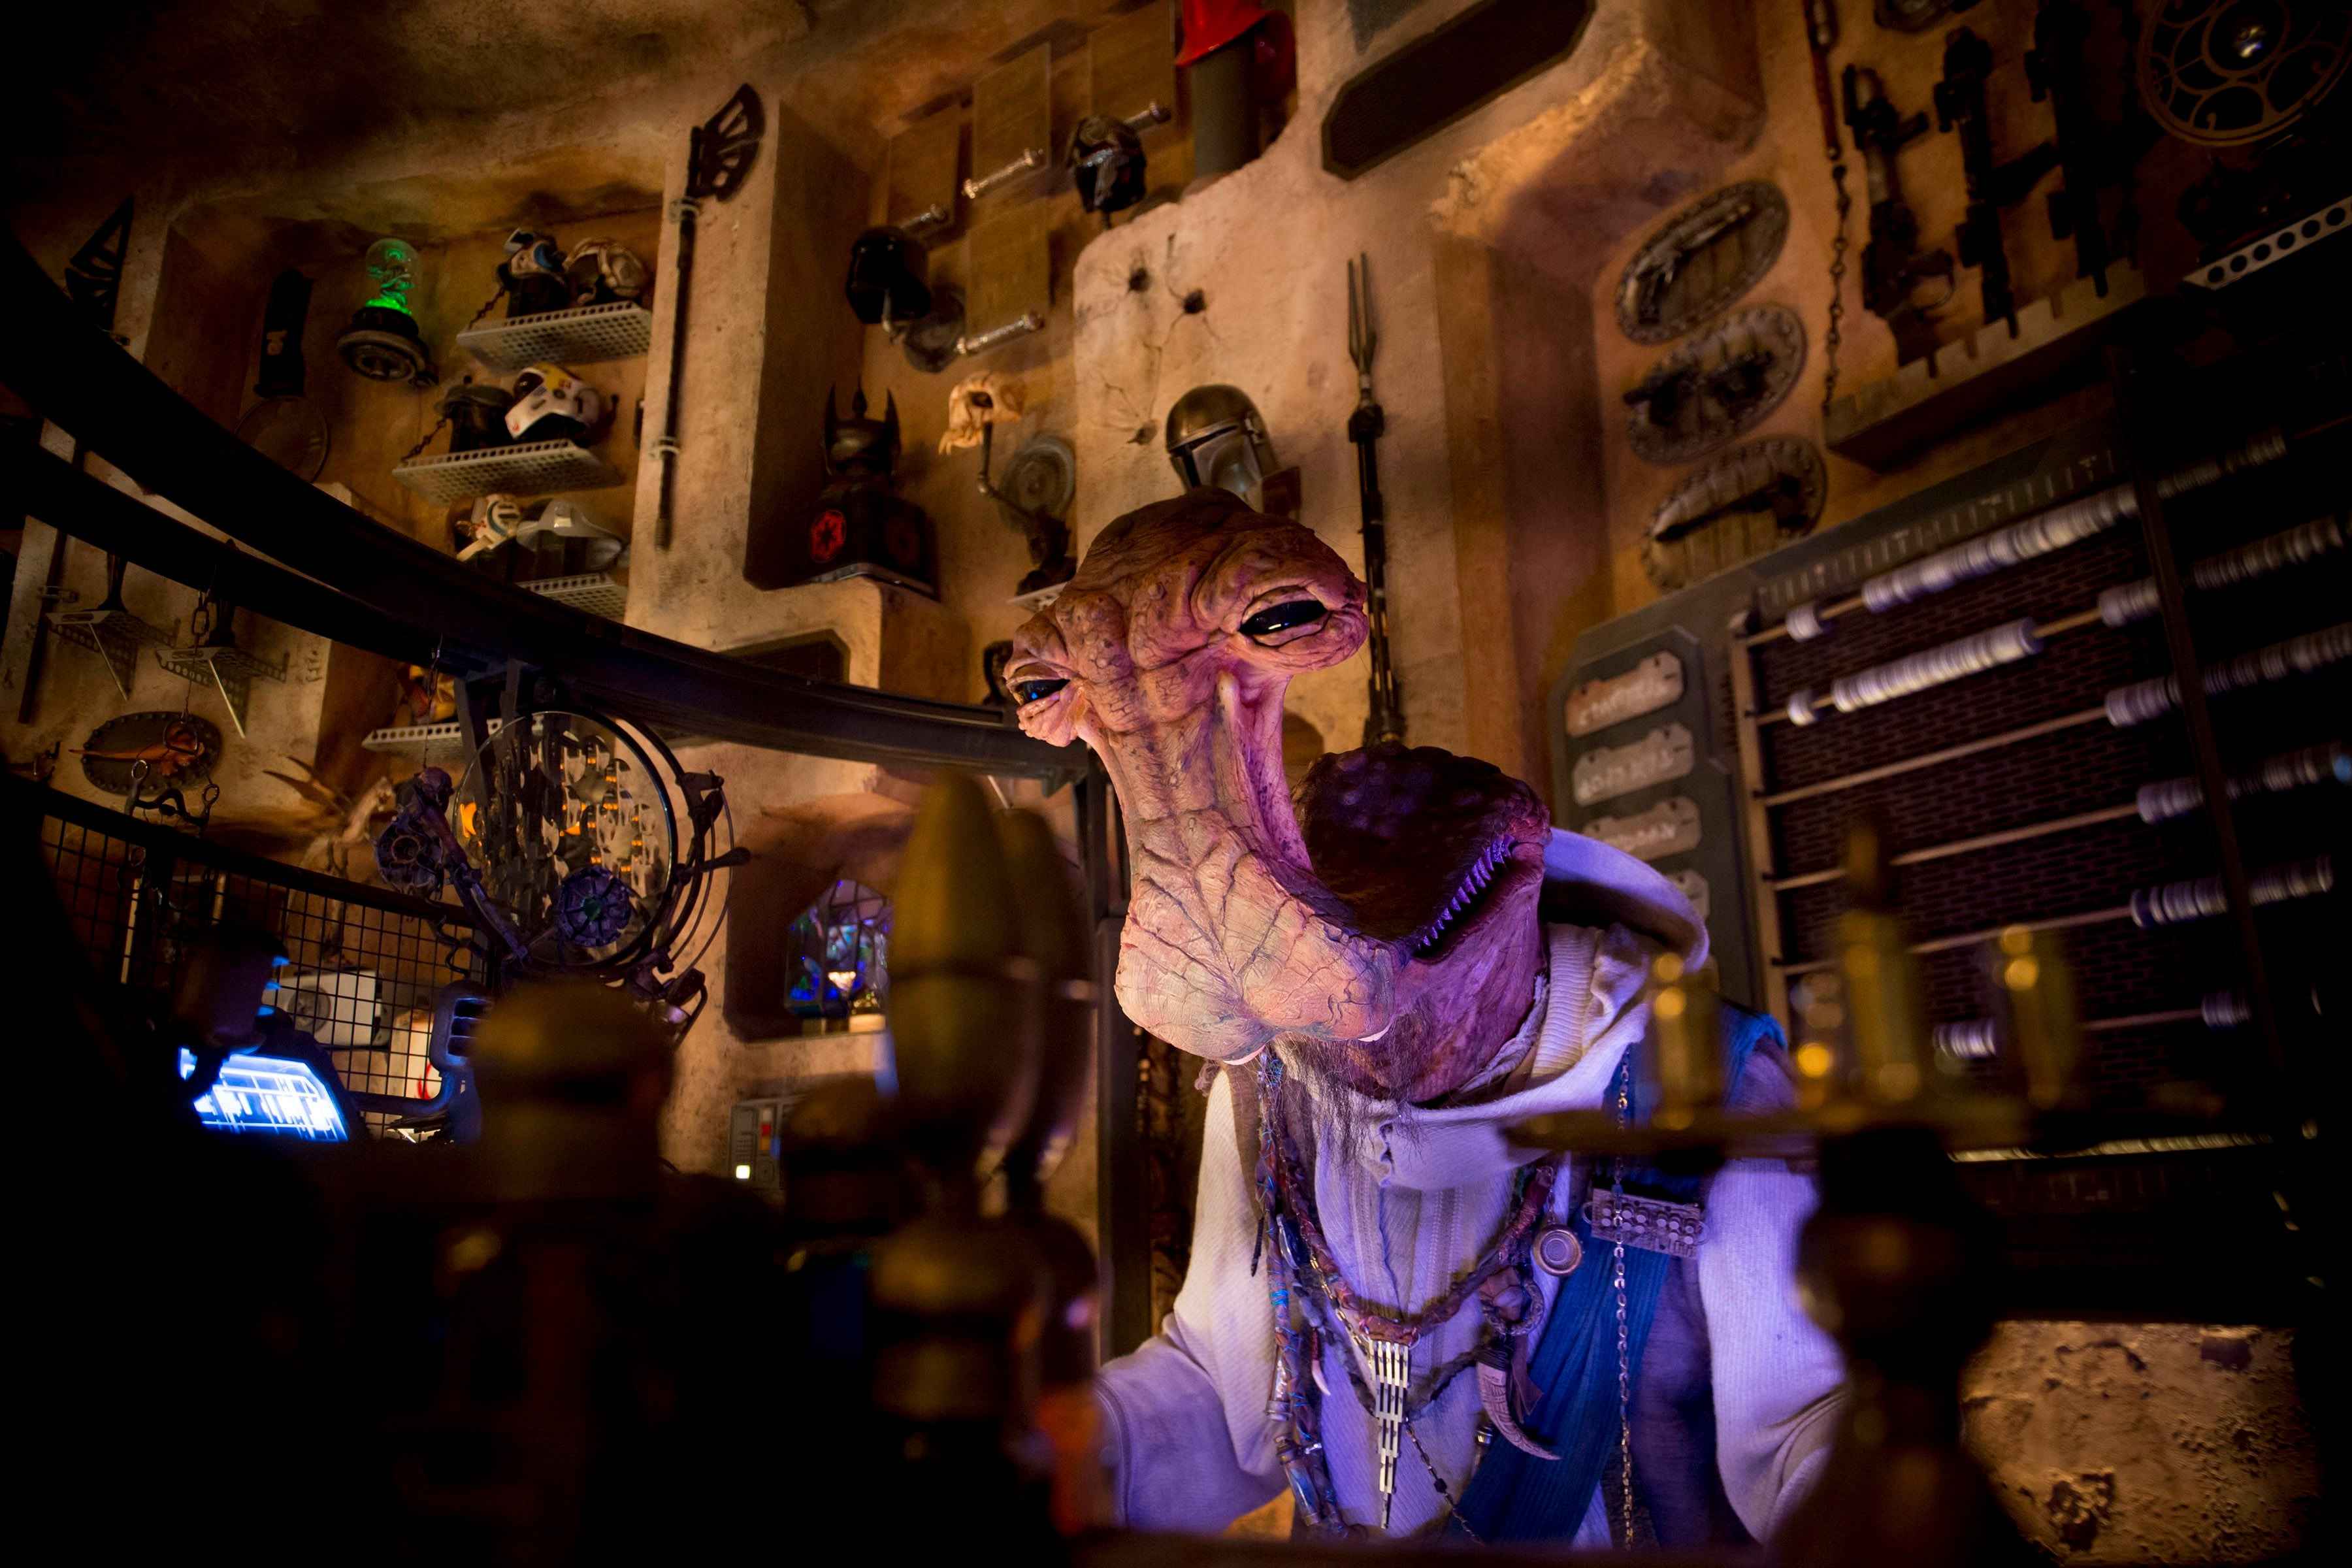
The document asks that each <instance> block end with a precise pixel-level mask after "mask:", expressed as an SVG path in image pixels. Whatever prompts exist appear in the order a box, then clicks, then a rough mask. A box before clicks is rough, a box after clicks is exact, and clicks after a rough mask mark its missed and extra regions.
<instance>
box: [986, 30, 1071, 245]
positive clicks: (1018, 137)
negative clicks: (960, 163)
mask: <svg viewBox="0 0 2352 1568" xmlns="http://www.w3.org/2000/svg"><path fill="white" fill-rule="evenodd" d="M1053 111H1054V110H1053V92H1052V79H1051V71H1050V63H1049V60H1048V58H1047V49H1046V47H1045V45H1043V44H1040V45H1038V46H1037V47H1035V48H1034V49H1031V50H1030V51H1029V52H1028V53H1027V54H1025V55H1023V56H1022V57H1021V58H1018V59H1013V60H1007V61H1006V62H1005V63H1004V64H1003V65H1001V66H999V67H997V68H995V69H994V70H992V71H991V72H989V73H988V74H987V75H986V76H984V77H982V78H981V79H980V80H979V82H978V83H977V84H975V85H974V87H973V88H972V91H971V178H972V181H973V183H974V184H983V185H987V186H988V188H989V191H990V194H991V195H992V197H993V198H994V200H993V203H992V205H996V206H1005V205H1011V204H1012V203H1013V202H1014V201H1016V200H1019V199H1021V198H1022V197H1023V196H1024V195H1035V194H1036V193H1037V191H1038V190H1039V189H1040V188H1041V185H1042V183H1043V181H1044V179H1045V176H1044V175H1042V174H1034V173H1032V174H1026V175H1025V176H1024V177H1014V178H1009V179H1005V180H1004V181H1003V183H1001V184H993V183H991V181H990V176H991V175H995V174H1002V173H1003V171H1005V170H1007V169H1013V168H1015V166H1016V165H1018V164H1019V163H1021V162H1022V160H1023V159H1024V158H1027V157H1029V156H1031V155H1032V154H1035V155H1037V156H1038V157H1040V158H1041V159H1042V160H1043V162H1041V163H1037V164H1036V165H1035V168H1038V169H1045V168H1050V167H1051V166H1052V165H1053V163H1054V162H1055V160H1054V156H1053V153H1054V148H1053V145H1052V137H1053Z"/></svg>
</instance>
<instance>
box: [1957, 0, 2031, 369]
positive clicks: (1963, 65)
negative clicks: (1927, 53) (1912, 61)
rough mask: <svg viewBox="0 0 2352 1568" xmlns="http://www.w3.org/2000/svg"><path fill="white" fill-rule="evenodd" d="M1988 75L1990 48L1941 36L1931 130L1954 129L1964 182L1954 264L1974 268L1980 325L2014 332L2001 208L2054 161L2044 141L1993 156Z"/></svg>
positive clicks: (1962, 34)
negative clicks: (2001, 325) (2004, 157)
mask: <svg viewBox="0 0 2352 1568" xmlns="http://www.w3.org/2000/svg"><path fill="white" fill-rule="evenodd" d="M1991 75H1992V47H1991V46H1990V45H1989V44H1987V43H1986V42H1985V41H1984V40H1983V39H1982V38H1979V37H1977V36H1976V34H1975V33H1974V32H1972V31H1970V30H1969V28H1966V27H1955V28H1953V29H1952V30H1951V32H1950V33H1949V34H1948V35H1947V36H1946V37H1945V40H1944V79H1943V80H1941V81H1939V82H1937V84H1936V128H1937V130H1939V131H1958V132H1959V133H1960V166H1961V168H1962V169H1963V170H1964V171H1966V173H1967V175H1968V182H1969V205H1968V211H1967V213H1966V215H1965V216H1962V217H1961V219H1960V229H1959V234H1958V243H1959V249H1960V265H1961V266H1963V267H1973V268H1977V269H1978V275H1979V281H1980V283H1981V285H1982V288H1983V292H1984V320H1985V325H1987V326H1990V325H1991V324H1992V323H1993V322H1995V321H2006V322H2008V323H2009V335H2010V336H2011V337H2012V338H2013V337H2015V336H2017V296H2016V295H2015V294H2014V293H2013V292H2011V289H2010V283H2009V254H2008V252H2006V251H2004V250H2003V249H2002V248H2001V245H2000V209H2001V208H2003V207H2011V206H2015V205H2017V204H2018V203H2020V202H2021V201H2023V200H2024V199H2025V197H2026V194H2027V193H2028V192H2030V191H2032V189H2033V187H2034V185H2035V184H2036V183H2037V182H2039V181H2040V180H2041V178H2042V175H2044V174H2048V173H2049V172H2050V171H2051V169H2052V168H2053V166H2054V165H2055V164H2056V163H2057V162H2058V152H2057V149H2056V148H2054V147H2053V146H2051V144H2050V143H2049V142H2041V143H2039V144H2038V145H2036V146H2034V147H2032V148H2031V149H2030V150H2028V151H2026V152H2024V153H2019V154H2018V155H2017V156H2016V157H2014V158H2011V159H2010V160H2009V161H2008V162H2007V163H1995V162H1993V153H1992V122H1991V120H1990V117H1989V116H1988V115H1987V113H1986V111H1985V79H1987V78H1988V77H1990V76H1991Z"/></svg>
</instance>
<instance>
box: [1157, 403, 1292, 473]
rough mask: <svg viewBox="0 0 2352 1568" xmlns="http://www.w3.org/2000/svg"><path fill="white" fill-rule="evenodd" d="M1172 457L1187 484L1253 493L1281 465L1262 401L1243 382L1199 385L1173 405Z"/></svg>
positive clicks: (1170, 424)
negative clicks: (1261, 408)
mask: <svg viewBox="0 0 2352 1568" xmlns="http://www.w3.org/2000/svg"><path fill="white" fill-rule="evenodd" d="M1168 460H1169V461H1170V462H1171V463H1172V464H1174V465H1175V468H1176V477H1177V478H1178V479H1182V480H1183V481H1184V485H1185V488H1186V489H1199V488H1200V487H1202V486H1203V485H1206V486H1209V487H1212V488H1213V489H1221V490H1231V491H1233V492H1234V494H1235V495H1237V496H1244V497H1246V496H1248V495H1249V494H1250V493H1251V492H1252V491H1254V490H1255V489H1257V488H1258V486H1259V485H1260V484H1262V483H1264V482H1265V477H1266V475H1268V474H1270V473H1273V472H1274V471H1275V469H1276V467H1277V466H1278V465H1277V464H1276V459H1275V456H1274V443H1273V442H1272V441H1270V440H1268V439H1267V438H1266V434H1265V420H1263V419H1261V418H1259V417H1258V412H1257V405H1256V404H1255V403H1252V402H1251V401H1250V400H1249V395H1248V394H1247V393H1245V392H1244V391H1243V390H1242V389H1241V388H1240V387H1238V386H1223V385H1210V386H1196V387H1194V388H1193V389H1192V391H1190V392H1188V393H1186V394H1185V395H1183V396H1181V397H1180V398H1178V399H1177V400H1176V403H1175V406H1173V407H1171V409H1169V410H1168Z"/></svg>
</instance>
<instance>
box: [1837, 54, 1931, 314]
mask: <svg viewBox="0 0 2352 1568" xmlns="http://www.w3.org/2000/svg"><path fill="white" fill-rule="evenodd" d="M1844 87H1845V123H1846V128H1847V129H1848V130H1849V131H1852V132H1853V144H1854V145H1855V146H1856V147H1858V148H1860V149H1861V150H1862V161H1863V168H1864V172H1865V174H1866V175H1867V177H1868V184H1869V187H1870V240H1869V243H1867V244H1866V245H1864V247H1863V249H1862V302H1863V303H1864V305H1865V306H1867V307H1869V310H1870V313H1871V314H1872V315H1874V316H1876V317H1878V318H1879V319H1880V320H1881V321H1885V323H1886V324H1887V326H1888V327H1889V328H1891V329H1893V331H1894V332H1895V355H1896V357H1897V358H1898V359H1904V360H1914V359H1918V358H1920V357H1922V356H1923V355H1926V354H1927V353H1931V352H1933V351H1934V349H1935V347H1936V334H1935V330H1934V328H1933V327H1932V326H1931V325H1930V324H1929V322H1928V320H1927V312H1929V311H1931V310H1935V309H1936V308H1937V306H1939V305H1941V304H1943V303H1944V301H1945V300H1949V299H1950V298H1951V297H1952V258H1951V254H1950V252H1948V251H1943V250H1931V251H1929V252H1927V254H1926V255H1924V256H1923V255H1921V254H1920V253H1919V220H1918V219H1917V218H1916V217H1915V216H1912V212H1911V208H1910V206H1909V205H1908V204H1906V202H1905V201H1904V200H1903V187H1902V186H1901V184H1898V183H1897V182H1896V180H1895V153H1897V152H1898V151H1900V150H1901V149H1902V148H1904V147H1906V146H1907V145H1909V144H1910V143H1911V142H1913V141H1916V139H1917V138H1918V137H1919V136H1921V135H1923V134H1924V133H1925V132H1927V115H1926V114H1925V113H1920V114H1915V115H1913V116H1912V117H1911V118H1910V119H1908V120H1906V119H1904V118H1903V117H1902V116H1901V115H1899V114H1897V113H1896V112H1895V105H1894V104H1893V103H1892V102H1891V101H1890V100H1888V99H1887V97H1886V92H1885V89H1884V88H1883V87H1882V86H1880V84H1879V80H1878V73H1877V72H1876V71H1874V70H1872V69H1870V68H1868V67H1866V66H1848V67H1846V68H1845V82H1844ZM1928 279H1941V280H1942V282H1943V285H1944V291H1943V293H1942V294H1940V295H1937V296H1932V297H1930V298H1927V299H1925V300H1923V299H1922V298H1921V297H1920V295H1921V290H1922V286H1923V285H1924V284H1926V283H1927V280H1928Z"/></svg>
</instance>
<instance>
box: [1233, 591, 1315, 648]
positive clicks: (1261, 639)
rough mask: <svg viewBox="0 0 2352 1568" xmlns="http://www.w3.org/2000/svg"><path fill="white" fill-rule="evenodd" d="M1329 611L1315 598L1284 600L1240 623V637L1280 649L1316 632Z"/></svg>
mask: <svg viewBox="0 0 2352 1568" xmlns="http://www.w3.org/2000/svg"><path fill="white" fill-rule="evenodd" d="M1330 613H1331V612H1330V611H1328V610H1327V609H1325V608H1324V607H1323V605H1322V603H1321V601H1319V600H1316V599H1285V600H1284V601H1283V602H1282V603H1281V604H1279V605H1272V606H1270V607H1269V608H1266V609H1263V610H1260V611H1259V612H1258V613H1257V614H1256V615H1254V616H1251V617H1250V618H1249V619H1248V620H1245V621H1244V622H1243V623H1242V636H1244V637H1247V638H1249V639H1250V641H1252V642H1254V643H1256V644H1257V645H1259V646H1260V647H1281V646H1282V645H1283V644H1284V643H1286V642H1297V640H1298V639H1299V638H1300V637H1307V636H1309V635H1311V634H1312V633H1314V632H1316V631H1318V630H1319V629H1320V628H1321V626H1322V625H1323V620H1324V617H1325V616H1328V615H1329V614H1330Z"/></svg>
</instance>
